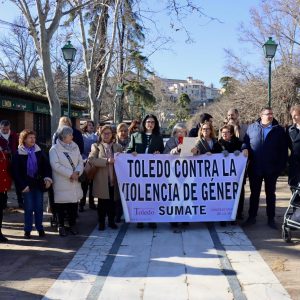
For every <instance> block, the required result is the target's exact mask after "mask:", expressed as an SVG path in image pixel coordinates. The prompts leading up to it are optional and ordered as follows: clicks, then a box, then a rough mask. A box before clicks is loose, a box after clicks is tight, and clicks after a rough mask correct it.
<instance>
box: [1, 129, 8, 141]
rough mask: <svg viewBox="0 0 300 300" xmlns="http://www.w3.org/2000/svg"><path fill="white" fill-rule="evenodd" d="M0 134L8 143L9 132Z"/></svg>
mask: <svg viewBox="0 0 300 300" xmlns="http://www.w3.org/2000/svg"><path fill="white" fill-rule="evenodd" d="M0 134H1V135H2V137H3V138H4V139H6V140H7V141H8V139H9V136H10V131H9V132H8V133H2V132H0Z"/></svg>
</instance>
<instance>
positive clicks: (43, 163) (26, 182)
mask: <svg viewBox="0 0 300 300" xmlns="http://www.w3.org/2000/svg"><path fill="white" fill-rule="evenodd" d="M35 148H36V151H35V155H36V159H37V165H38V170H37V174H36V176H35V178H31V177H29V176H28V175H27V159H28V155H27V153H25V151H24V150H23V151H22V149H20V148H19V149H18V151H17V152H16V153H15V154H14V156H13V159H12V174H13V178H14V180H15V185H16V188H17V189H18V190H19V191H23V190H24V189H25V188H26V187H27V186H29V189H32V188H38V189H40V190H41V191H44V178H46V177H47V178H50V179H52V170H51V166H50V163H49V160H48V158H47V156H46V154H45V153H44V152H43V151H42V150H41V149H40V148H39V147H38V146H37V145H36V146H35Z"/></svg>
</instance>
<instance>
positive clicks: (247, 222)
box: [242, 217, 256, 227]
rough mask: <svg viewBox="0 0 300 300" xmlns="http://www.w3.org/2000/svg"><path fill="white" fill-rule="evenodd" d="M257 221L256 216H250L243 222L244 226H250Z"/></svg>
mask: <svg viewBox="0 0 300 300" xmlns="http://www.w3.org/2000/svg"><path fill="white" fill-rule="evenodd" d="M255 223H256V218H250V217H249V218H248V219H247V220H246V221H245V222H244V223H243V224H242V227H249V226H251V225H254V224H255Z"/></svg>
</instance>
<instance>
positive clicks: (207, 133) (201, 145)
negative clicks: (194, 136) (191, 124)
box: [191, 122, 222, 155]
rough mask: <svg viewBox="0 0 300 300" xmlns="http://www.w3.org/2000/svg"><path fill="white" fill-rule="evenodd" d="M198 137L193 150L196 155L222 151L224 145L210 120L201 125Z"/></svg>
mask: <svg viewBox="0 0 300 300" xmlns="http://www.w3.org/2000/svg"><path fill="white" fill-rule="evenodd" d="M198 138H199V140H198V142H197V143H196V146H195V147H194V148H192V150H191V152H192V153H193V154H194V155H199V154H212V153H221V152H222V147H221V145H220V144H219V143H218V141H217V139H216V135H215V132H214V128H213V126H212V124H211V123H210V122H205V123H203V124H202V125H201V127H200V128H199V131H198Z"/></svg>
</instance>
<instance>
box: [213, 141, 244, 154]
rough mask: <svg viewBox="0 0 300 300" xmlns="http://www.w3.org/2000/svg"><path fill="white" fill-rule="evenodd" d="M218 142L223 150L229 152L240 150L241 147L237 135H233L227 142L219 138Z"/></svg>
mask: <svg viewBox="0 0 300 300" xmlns="http://www.w3.org/2000/svg"><path fill="white" fill-rule="evenodd" d="M219 144H220V145H221V147H222V149H223V150H226V151H228V152H229V153H233V152H234V151H237V150H238V151H241V148H242V142H241V141H240V140H239V139H238V138H237V137H233V138H232V139H231V140H230V141H229V142H228V141H225V140H223V139H222V138H221V139H220V140H219Z"/></svg>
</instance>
